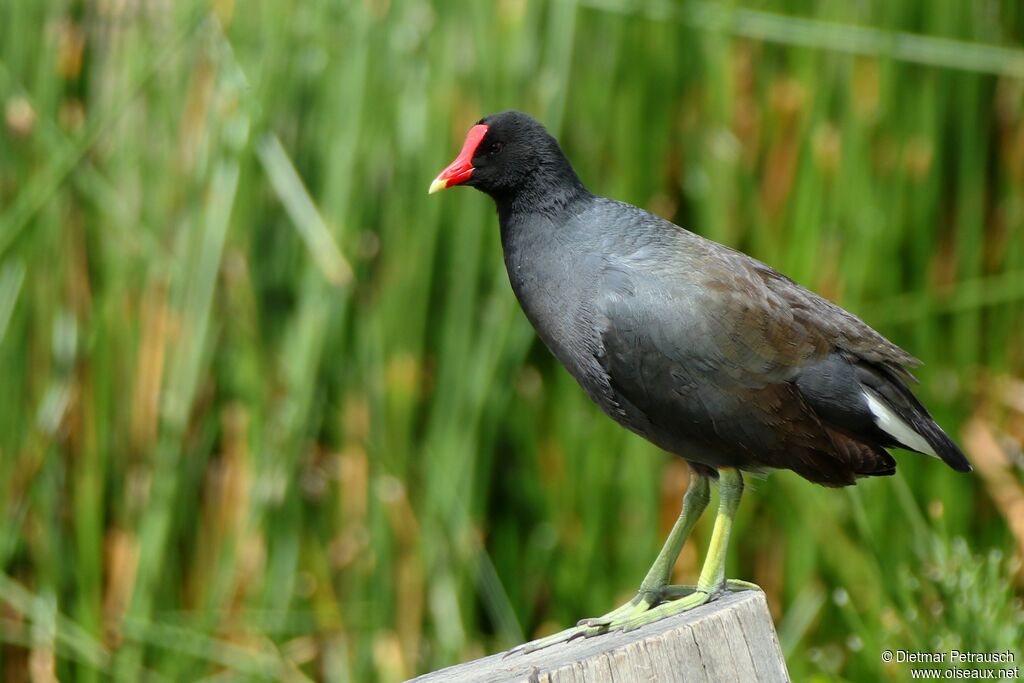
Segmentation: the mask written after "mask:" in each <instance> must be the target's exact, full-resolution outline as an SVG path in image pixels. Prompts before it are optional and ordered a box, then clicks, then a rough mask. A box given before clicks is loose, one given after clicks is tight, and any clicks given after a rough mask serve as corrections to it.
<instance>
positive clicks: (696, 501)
mask: <svg viewBox="0 0 1024 683" xmlns="http://www.w3.org/2000/svg"><path fill="white" fill-rule="evenodd" d="M708 488H709V487H708V478H707V477H705V476H703V475H700V474H697V473H691V475H690V486H689V488H687V489H686V495H685V496H683V509H682V510H681V511H680V512H679V517H678V519H676V522H675V524H673V525H672V531H670V532H669V534H668V538H667V539H666V540H665V545H664V546H662V548H661V552H659V553H658V557H657V559H655V560H654V564H653V565H651V568H650V569H649V570H648V572H647V576H645V577H644V580H643V582H641V584H640V590H639V591H638V592H637V594H636V596H634V597H633V599H632V600H630V601H629V602H627V603H626V604H624V605H622V606H621V607H618V608H616V609H614V610H612V611H611V612H609V613H608V614H605V615H604V616H601V617H597V618H595V619H583V620H581V621H580V622H579V623H578V624H577V626H574V627H573V628H569V629H566V630H564V631H560V632H558V633H555V634H553V635H551V636H548V637H547V638H542V639H540V640H535V641H533V642H531V643H525V644H524V645H521V646H520V647H518V648H516V649H515V650H513V652H534V651H536V650H540V649H543V648H545V647H548V646H550V645H555V644H556V643H562V642H565V641H568V640H572V639H574V638H579V637H586V636H593V635H598V634H599V633H604V632H605V631H607V630H610V629H611V627H612V625H613V624H615V623H616V622H617V621H619V620H623V619H629V618H632V617H635V616H636V615H639V614H642V613H644V612H647V611H648V610H650V609H651V607H652V606H654V605H656V604H658V603H659V602H661V601H662V600H665V599H670V594H674V596H678V595H680V594H682V593H683V592H684V591H686V590H687V587H684V586H669V583H668V582H669V578H670V577H671V575H672V567H673V566H674V565H675V563H676V559H677V558H678V557H679V553H680V552H681V551H682V549H683V545H684V544H685V543H686V539H687V538H689V536H690V532H692V531H693V527H694V526H695V525H696V524H697V520H698V519H700V516H701V514H702V513H703V512H704V510H705V509H706V508H707V506H708V500H709V498H710V495H709V492H708Z"/></svg>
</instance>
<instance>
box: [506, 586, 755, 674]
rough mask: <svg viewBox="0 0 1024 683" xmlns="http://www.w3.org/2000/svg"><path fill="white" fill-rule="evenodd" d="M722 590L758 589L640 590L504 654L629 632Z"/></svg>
mask: <svg viewBox="0 0 1024 683" xmlns="http://www.w3.org/2000/svg"><path fill="white" fill-rule="evenodd" d="M723 590H724V591H730V592H732V591H745V590H761V589H760V587H758V586H757V584H753V583H750V582H748V581H736V580H732V579H730V580H728V581H723V582H722V583H721V584H719V585H718V586H717V587H715V588H713V589H704V588H700V587H699V586H683V585H679V586H674V585H669V586H662V587H660V588H657V589H653V590H646V591H641V592H640V593H637V594H636V596H635V597H634V598H633V599H632V600H630V601H629V602H627V603H626V604H624V605H622V606H620V607H617V608H615V609H613V610H612V611H611V612H608V613H607V614H605V615H603V616H600V617H592V618H589V619H580V620H579V621H578V622H577V623H576V626H574V627H572V628H567V629H565V630H564V631H559V632H558V633H555V634H553V635H550V636H547V637H546V638H540V639H539V640H534V641H531V642H529V643H523V644H522V645H520V646H519V647H516V648H513V649H512V650H510V651H509V652H508V654H507V655H506V657H507V656H510V655H514V654H529V653H531V652H536V651H538V650H543V649H544V648H547V647H551V646H552V645H557V644H559V643H567V642H569V641H571V640H576V639H577V638H593V637H594V636H599V635H603V634H605V633H610V632H612V631H632V630H634V629H637V628H640V627H641V626H645V625H647V624H650V623H652V622H655V621H658V620H659V619H664V618H665V617H669V616H673V615H676V614H680V613H682V612H686V611H688V610H691V609H693V608H695V607H699V606H700V605H703V604H705V603H707V602H710V601H711V600H714V599H715V598H716V597H717V596H718V595H719V593H721V592H722V591H723Z"/></svg>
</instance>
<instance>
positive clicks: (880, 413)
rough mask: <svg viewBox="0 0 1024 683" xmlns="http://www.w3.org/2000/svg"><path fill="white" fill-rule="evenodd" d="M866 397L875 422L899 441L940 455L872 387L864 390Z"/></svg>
mask: <svg viewBox="0 0 1024 683" xmlns="http://www.w3.org/2000/svg"><path fill="white" fill-rule="evenodd" d="M864 398H866V399H867V400H868V408H869V409H870V410H871V414H872V415H874V416H875V424H876V425H878V428H879V429H881V430H882V431H883V432H885V433H886V434H888V435H889V436H891V437H892V438H894V439H896V440H897V441H898V442H900V443H901V444H903V445H904V446H906V447H908V448H912V449H914V450H915V451H921V452H922V453H927V454H928V455H932V456H935V457H936V458H937V457H939V455H938V453H936V452H935V449H934V448H932V447H931V446H930V445H929V444H928V442H927V441H925V439H924V437H923V436H921V435H920V434H918V433H917V432H915V431H914V430H913V429H911V428H910V425H908V424H907V423H906V422H904V421H903V420H902V419H901V418H900V416H899V415H897V414H896V413H895V412H894V411H893V409H892V408H890V407H889V406H887V405H886V404H885V401H883V400H882V399H881V397H880V396H879V395H878V394H876V393H875V392H873V391H871V390H870V389H865V390H864Z"/></svg>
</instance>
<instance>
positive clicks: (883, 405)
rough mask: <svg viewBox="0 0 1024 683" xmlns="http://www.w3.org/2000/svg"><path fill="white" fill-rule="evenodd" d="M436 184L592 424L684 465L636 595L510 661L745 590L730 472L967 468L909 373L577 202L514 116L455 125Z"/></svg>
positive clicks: (580, 196)
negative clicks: (584, 399)
mask: <svg viewBox="0 0 1024 683" xmlns="http://www.w3.org/2000/svg"><path fill="white" fill-rule="evenodd" d="M453 186H467V187H473V188H476V189H477V190H480V191H482V192H484V193H486V194H487V195H489V196H490V197H491V198H492V199H493V200H494V203H495V205H496V208H497V214H498V224H499V227H500V231H501V245H502V251H503V254H504V261H505V266H506V269H507V271H508V278H509V282H510V284H511V287H512V291H513V292H514V293H515V296H516V298H517V299H518V300H519V303H520V305H521V307H522V309H523V311H524V313H525V314H526V317H527V319H528V320H529V322H530V323H531V324H532V326H533V328H534V329H535V330H536V332H537V335H538V336H539V337H540V339H541V340H542V341H543V342H544V344H545V346H547V348H548V349H549V350H550V351H551V353H552V354H553V355H554V356H555V358H557V359H558V361H559V362H560V363H561V364H562V365H563V366H564V367H565V369H566V370H568V372H569V373H570V374H571V375H572V376H573V377H574V378H575V379H576V381H577V382H578V383H579V385H580V386H581V387H582V389H583V391H585V392H586V393H587V394H588V395H589V397H590V398H591V399H592V400H593V401H594V403H596V404H597V405H598V406H599V407H600V408H601V410H603V411H604V412H605V413H606V414H607V415H608V416H610V417H611V418H612V419H613V420H615V421H616V422H618V423H619V424H620V425H622V426H623V427H625V428H627V429H629V430H631V431H633V432H635V433H636V434H638V435H640V436H641V437H643V438H645V439H647V440H648V441H650V442H651V443H653V444H655V445H656V446H658V447H660V448H661V449H663V450H665V451H668V452H669V453H671V454H675V455H677V456H679V457H681V458H683V459H684V460H685V461H686V462H687V463H688V465H689V468H690V482H689V485H688V487H687V490H686V493H685V494H684V496H683V503H682V509H681V512H680V514H679V516H678V518H677V519H676V521H675V523H674V525H673V527H672V529H671V531H670V532H669V535H668V538H667V539H666V541H665V544H664V546H663V548H662V549H661V551H660V552H659V554H658V556H657V558H656V559H655V561H654V564H653V565H652V566H651V568H650V570H649V571H648V572H647V575H646V576H645V577H644V579H643V581H642V582H641V584H640V588H639V590H638V591H637V594H636V595H635V596H634V597H633V598H632V599H631V600H629V601H628V602H626V603H625V604H623V605H621V606H619V607H617V608H615V609H613V610H611V611H610V612H608V613H607V614H604V615H602V616H600V617H595V618H588V619H582V620H580V621H579V622H578V623H577V624H576V625H575V626H573V627H571V628H568V629H566V630H564V631H561V632H559V633H556V634H554V635H552V636H548V637H547V638H542V639H539V640H537V641H533V642H532V643H529V644H527V645H525V646H523V647H522V648H520V650H522V651H526V652H530V651H534V650H538V649H541V648H545V647H549V646H551V645H554V644H557V643H561V642H565V641H568V640H572V639H575V638H579V637H593V636H597V635H601V634H604V633H607V632H611V631H619V630H631V629H635V628H638V627H640V626H643V625H645V624H648V623H651V622H653V621H656V620H658V619H661V618H664V617H667V616H670V615H674V614H678V613H681V612H684V611H687V610H690V609H693V608H695V607H697V606H699V605H703V604H705V603H707V602H709V601H712V600H714V599H715V598H716V597H718V596H720V595H722V593H723V591H739V590H757V589H758V587H757V586H756V585H755V584H752V583H749V582H746V581H740V580H733V579H726V577H725V571H724V569H725V557H726V552H727V550H728V546H729V537H730V532H731V529H732V523H733V519H734V516H735V514H736V510H737V508H738V506H739V502H740V498H741V496H742V494H743V488H744V473H748V474H751V473H763V472H766V471H769V470H773V469H781V470H792V471H793V472H796V473H797V474H798V475H800V476H801V477H803V478H804V479H807V480H809V481H811V482H814V483H817V484H822V485H824V486H829V487H841V486H848V485H850V484H853V483H855V482H856V481H857V480H858V479H860V478H862V477H878V476H888V475H892V474H894V473H895V471H896V461H895V460H894V459H893V457H892V455H891V454H890V453H889V452H888V450H887V449H890V448H902V449H905V450H909V451H915V452H917V453H922V454H926V455H929V456H933V457H935V458H938V459H941V460H942V461H943V462H945V463H946V464H947V465H949V466H950V467H952V468H953V469H954V470H956V471H958V472H969V471H971V465H970V463H969V462H968V460H967V458H966V457H965V456H964V454H963V452H962V451H961V450H960V448H959V447H957V445H956V444H955V443H954V442H953V440H952V439H950V437H949V436H948V435H947V434H946V433H945V432H944V431H943V430H942V428H941V427H939V425H938V424H936V422H935V420H934V419H933V418H932V417H931V415H930V414H929V412H928V410H927V409H926V408H925V406H924V405H923V404H922V403H921V402H920V401H919V400H918V399H917V398H916V397H915V395H914V394H913V393H912V392H911V390H910V388H909V386H908V385H909V384H911V383H912V382H914V381H915V380H914V377H913V375H912V374H911V370H912V368H914V367H915V366H917V365H919V364H920V361H918V360H917V359H916V358H914V357H913V356H912V355H910V354H909V353H908V352H906V351H904V350H903V349H901V348H900V347H899V346H897V345H896V344H894V343H892V342H891V341H889V340H888V339H886V338H885V337H883V336H882V335H881V334H879V333H878V332H876V331H875V330H874V329H872V328H871V327H869V326H868V325H867V324H866V323H864V322H863V321H862V320H860V318H858V317H856V316H855V315H854V314H852V313H850V312H848V311H846V310H844V309H843V308H841V307H839V306H838V305H836V304H834V303H832V302H831V301H828V300H827V299H824V298H822V297H820V296H818V295H817V294H815V293H813V292H811V291H810V290H808V289H806V288H804V287H802V286H801V285H799V284H797V283H796V282H794V281H793V280H792V279H790V278H788V277H786V276H785V275H783V274H781V273H779V272H778V271H776V270H774V269H773V268H771V267H769V266H768V265H766V264H764V263H762V262H761V261H758V260H756V259H754V258H752V257H750V256H747V255H746V254H743V253H742V252H740V251H737V250H735V249H732V248H730V247H728V246H725V245H722V244H719V243H717V242H714V241H712V240H709V239H706V238H704V237H701V236H700V235H697V234H695V233H693V232H690V231H688V230H686V229H684V228H682V227H680V226H678V225H675V224H674V223H672V222H670V221H668V220H665V219H664V218H661V217H659V216H656V215H654V214H652V213H649V212H648V211H645V210H644V209H641V208H638V207H636V206H633V205H630V204H627V203H624V202H620V201H616V200H614V199H609V198H606V197H601V196H598V195H595V194H593V193H591V192H590V191H589V190H588V189H587V188H586V186H585V185H584V184H583V182H582V181H581V180H580V178H579V176H578V175H577V174H576V171H575V170H574V169H573V166H572V164H571V163H570V162H569V160H568V159H567V158H566V156H565V154H564V152H563V151H562V149H561V147H560V146H559V144H558V141H557V140H556V139H555V138H554V137H553V136H552V135H551V134H550V133H548V131H547V130H546V129H545V128H544V126H543V125H542V124H541V123H540V122H538V121H537V120H535V119H534V118H532V117H531V116H529V115H528V114H525V113H522V112H519V111H514V110H509V111H504V112H501V113H497V114H493V115H490V116H487V117H485V118H483V119H481V120H480V121H478V122H477V123H476V125H474V126H472V127H471V128H470V129H469V132H468V134H467V135H466V138H465V142H464V143H463V146H462V149H461V151H460V152H459V154H458V156H457V157H456V158H455V160H454V161H452V163H451V164H449V165H448V166H447V167H446V168H445V169H444V170H442V171H441V173H440V174H439V175H438V176H437V177H436V178H435V179H434V180H433V182H432V183H431V184H430V190H429V193H430V194H433V193H435V192H438V191H440V190H443V189H446V188H449V187H453ZM714 480H717V482H718V488H719V496H718V497H719V502H718V511H717V514H716V517H715V522H714V526H713V528H712V534H711V540H710V543H709V547H708V550H707V553H706V554H705V558H704V561H703V564H702V566H701V570H700V574H699V577H698V579H697V583H696V584H695V585H691V586H679V585H672V584H671V583H670V577H671V573H672V568H673V565H674V564H675V562H676V559H677V558H678V556H679V553H680V551H681V550H682V548H683V546H684V544H685V543H686V540H687V538H688V537H689V535H690V533H691V531H692V530H693V528H694V526H695V524H696V522H697V520H698V518H699V517H700V516H701V515H702V514H703V512H704V511H705V509H706V508H707V507H708V504H709V502H710V484H711V483H712V482H713V481H714Z"/></svg>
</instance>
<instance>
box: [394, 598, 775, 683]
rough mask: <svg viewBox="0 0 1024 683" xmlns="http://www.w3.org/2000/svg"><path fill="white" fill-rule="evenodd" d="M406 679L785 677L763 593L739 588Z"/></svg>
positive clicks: (625, 682) (583, 682) (553, 682)
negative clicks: (614, 626) (656, 615)
mask: <svg viewBox="0 0 1024 683" xmlns="http://www.w3.org/2000/svg"><path fill="white" fill-rule="evenodd" d="M506 655H507V656H506ZM413 680H414V681H416V683H439V682H441V681H444V682H445V683H469V682H470V681H486V682H487V683H502V682H505V681H509V682H512V681H516V682H518V681H523V682H525V683H594V682H595V681H615V682H616V683H641V682H642V683H653V682H656V681H657V682H664V681H684V680H685V681H688V682H689V681H693V682H695V683H699V682H707V683H717V682H718V681H730V682H732V681H739V682H742V683H746V682H748V681H750V682H754V681H760V682H765V683H785V682H787V681H789V674H788V673H787V671H786V663H785V661H784V660H783V658H782V650H781V649H780V648H779V639H778V637H777V636H776V634H775V626H774V625H773V624H772V620H771V615H770V614H769V613H768V605H767V603H766V602H765V599H764V594H763V593H761V592H760V591H744V592H740V593H726V594H724V595H722V596H721V597H720V598H718V599H717V600H715V601H714V602H712V603H710V604H707V605H704V606H702V607H698V608H696V609H694V610H692V611H690V612H686V613H684V614H680V615H678V616H675V617H669V618H667V619H662V620H661V621H657V622H655V623H653V624H648V625H647V626H644V627H643V628H639V629H637V630H635V631H631V632H629V633H609V634H606V635H603V636H599V637H596V638H589V639H579V640H574V641H572V642H570V643H562V644H560V645H556V646H554V647H550V648H547V649H545V650H541V651H539V652H534V653H531V654H527V655H524V654H511V655H508V654H507V653H505V652H501V653H498V654H496V655H491V656H490V657H484V658H483V659H478V660H475V661H472V662H466V663H465V664H459V665H457V666H452V667H449V668H447V669H441V670H440V671H435V672H434V673H430V674H426V675H425V676H420V677H419V678H416V679H413Z"/></svg>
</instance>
